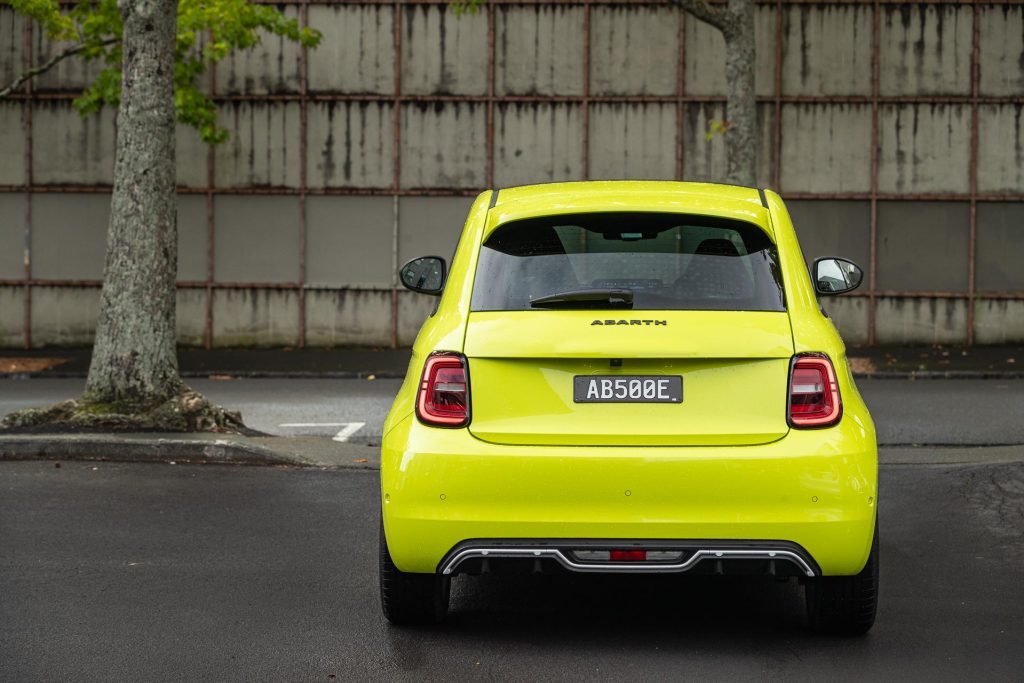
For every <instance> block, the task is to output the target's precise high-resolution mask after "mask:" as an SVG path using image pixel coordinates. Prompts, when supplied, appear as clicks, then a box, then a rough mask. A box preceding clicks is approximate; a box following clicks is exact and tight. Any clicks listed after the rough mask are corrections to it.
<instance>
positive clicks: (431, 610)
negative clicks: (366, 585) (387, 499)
mask: <svg viewBox="0 0 1024 683" xmlns="http://www.w3.org/2000/svg"><path fill="white" fill-rule="evenodd" d="M379 567H380V606H381V609H382V610H383V611H384V616H385V617H386V618H387V620H388V621H390V622H391V623H392V624H395V625H396V626H417V625H424V624H436V623H438V622H440V621H441V620H442V619H444V618H445V616H446V615H447V614H448V595H449V593H450V591H451V582H452V580H451V577H450V576H443V575H441V574H413V573H410V572H403V571H400V570H399V569H398V567H396V566H395V563H394V562H392V560H391V553H390V552H388V542H387V538H385V536H384V525H383V523H382V524H381V527H380V565H379Z"/></svg>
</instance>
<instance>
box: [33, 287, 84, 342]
mask: <svg viewBox="0 0 1024 683" xmlns="http://www.w3.org/2000/svg"><path fill="white" fill-rule="evenodd" d="M99 311H100V288H99V287H33V288H32V346H34V347H41V346H89V345H90V344H92V338H93V335H94V334H95V332H96V318H97V317H98V316H99Z"/></svg>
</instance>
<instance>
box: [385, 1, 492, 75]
mask: <svg viewBox="0 0 1024 683" xmlns="http://www.w3.org/2000/svg"><path fill="white" fill-rule="evenodd" d="M402 92H403V93H408V94H411V95H433V94H446V95H485V94H487V13H486V11H480V12H476V13H475V14H470V13H468V12H466V13H463V14H462V16H456V14H455V12H454V11H453V10H451V9H449V8H448V7H447V6H445V5H418V6H413V7H407V8H406V9H405V11H404V12H403V14H402Z"/></svg>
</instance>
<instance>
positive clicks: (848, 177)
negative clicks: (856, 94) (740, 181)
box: [779, 104, 871, 192]
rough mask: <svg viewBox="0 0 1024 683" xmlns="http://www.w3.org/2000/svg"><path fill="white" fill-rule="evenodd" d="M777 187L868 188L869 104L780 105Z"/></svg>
mask: <svg viewBox="0 0 1024 683" xmlns="http://www.w3.org/2000/svg"><path fill="white" fill-rule="evenodd" d="M779 170H780V184H781V185H782V187H783V189H787V190H798V191H800V192H867V191H869V190H870V189H871V106H870V105H855V104H833V105H825V104H787V105H784V106H783V107H782V165H781V168H780V169H779Z"/></svg>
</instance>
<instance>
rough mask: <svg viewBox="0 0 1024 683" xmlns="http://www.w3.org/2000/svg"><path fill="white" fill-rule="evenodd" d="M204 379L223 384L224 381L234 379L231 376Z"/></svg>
mask: <svg viewBox="0 0 1024 683" xmlns="http://www.w3.org/2000/svg"><path fill="white" fill-rule="evenodd" d="M206 379H212V380H216V381H218V382H224V381H226V380H231V379H234V377H232V376H231V375H210V376H209V377H207V378H206Z"/></svg>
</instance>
